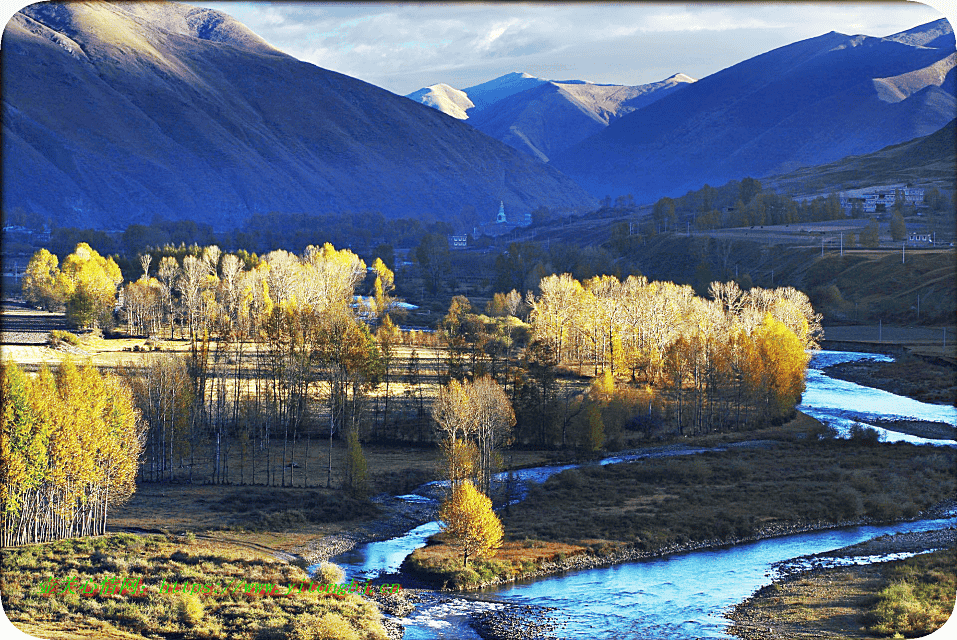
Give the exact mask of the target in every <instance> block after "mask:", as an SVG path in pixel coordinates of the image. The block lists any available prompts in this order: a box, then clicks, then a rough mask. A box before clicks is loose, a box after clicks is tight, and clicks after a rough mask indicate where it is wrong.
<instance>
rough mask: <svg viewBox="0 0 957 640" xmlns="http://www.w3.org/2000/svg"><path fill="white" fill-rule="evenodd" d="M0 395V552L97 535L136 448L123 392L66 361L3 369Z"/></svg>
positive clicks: (128, 489)
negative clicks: (33, 371)
mask: <svg viewBox="0 0 957 640" xmlns="http://www.w3.org/2000/svg"><path fill="white" fill-rule="evenodd" d="M0 389H2V397H3V414H2V419H0V478H2V484H0V492H2V503H3V514H2V526H0V546H13V545H21V544H29V543H35V542H46V541H49V540H54V539H58V538H69V537H75V536H83V535H98V534H103V533H104V532H105V530H106V520H107V517H108V515H109V511H110V509H111V508H113V507H115V506H117V505H119V504H122V503H123V501H125V500H126V499H127V498H129V497H130V495H132V493H133V491H134V489H135V482H134V480H135V477H136V472H137V466H138V463H139V456H140V452H141V451H142V448H143V440H144V436H145V433H144V429H145V425H144V424H143V422H142V421H141V420H140V416H139V412H138V411H137V410H136V408H135V406H134V402H133V396H132V393H131V391H130V390H129V388H128V387H127V386H126V385H125V384H124V382H123V381H122V380H120V379H119V378H118V377H117V376H114V375H109V374H107V375H101V374H100V373H99V372H97V371H96V370H95V369H93V368H92V367H90V366H83V367H77V366H76V365H74V364H73V363H72V362H71V361H69V360H67V361H65V362H63V363H62V364H61V365H60V366H59V367H58V368H57V370H56V371H55V372H50V371H49V370H48V369H46V368H42V369H40V372H39V374H38V375H36V376H29V375H27V374H25V373H24V372H23V371H21V370H20V368H19V367H18V366H17V365H15V364H6V363H5V364H4V365H3V368H2V378H0Z"/></svg>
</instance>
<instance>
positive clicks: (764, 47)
mask: <svg viewBox="0 0 957 640" xmlns="http://www.w3.org/2000/svg"><path fill="white" fill-rule="evenodd" d="M27 4H29V0H0V7H2V11H0V17H2V18H3V20H4V23H5V22H6V20H7V19H8V18H9V16H11V15H12V14H13V12H14V11H16V10H17V9H19V8H21V7H23V6H26V5H27ZM188 4H194V5H199V6H206V7H211V8H215V9H218V10H220V11H224V12H226V13H228V14H230V15H232V16H233V17H235V18H237V19H238V20H239V21H241V22H243V23H244V24H246V25H247V26H248V27H250V28H251V29H252V30H253V31H255V32H256V33H258V34H259V35H261V36H262V37H263V38H265V39H266V40H267V41H268V42H269V43H271V44H272V45H274V46H276V47H278V48H279V49H281V50H283V51H285V52H286V53H289V54H290V55H293V56H295V57H297V58H299V59H301V60H305V61H307V62H312V63H313V64H316V65H318V66H321V67H324V68H326V69H331V70H333V71H338V72H340V73H344V74H347V75H350V76H353V77H356V78H359V79H361V80H365V81H366V82H371V83H372V84H375V85H378V86H380V87H383V88H385V89H388V90H390V91H394V92H395V93H399V94H402V95H405V94H408V93H411V92H412V91H415V90H416V89H419V88H421V87H425V86H428V85H431V84H436V83H439V82H445V83H447V84H450V85H452V86H453V87H456V88H460V89H461V88H465V87H468V86H471V85H474V84H478V83H481V82H484V81H486V80H490V79H492V78H495V77H497V76H500V75H503V74H505V73H509V72H511V71H524V72H527V73H531V74H532V75H536V76H539V77H542V78H547V79H552V80H570V79H576V80H589V81H592V82H601V83H613V84H644V83H648V82H655V81H658V80H662V79H664V78H666V77H668V76H670V75H672V74H674V73H685V74H687V75H689V76H692V77H694V78H703V77H705V76H707V75H709V74H712V73H714V72H716V71H720V70H721V69H724V68H727V67H729V66H731V65H733V64H736V63H738V62H741V61H742V60H746V59H748V58H751V57H753V56H755V55H758V54H761V53H764V52H765V51H769V50H771V49H774V48H777V47H781V46H784V45H786V44H790V43H792V42H795V41H797V40H802V39H805V38H810V37H814V36H817V35H821V34H822V33H827V32H828V31H839V32H841V33H847V34H866V35H871V36H886V35H890V34H892V33H896V32H898V31H903V30H905V29H909V28H911V27H914V26H917V25H918V24H922V23H924V22H929V21H931V20H935V19H937V18H940V17H941V16H942V15H946V16H948V17H949V18H950V19H951V22H952V23H955V22H957V0H925V3H923V4H921V3H917V2H910V1H907V0H897V1H893V2H866V3H860V2H856V3H854V2H818V3H791V2H761V3H745V2H734V3H730V2H728V3H711V4H702V3H679V2H670V3H651V2H620V3H610V2H604V3H589V2H578V3H564V4H549V3H529V4H519V3H503V2H500V3H494V4H478V3H464V2H460V3H448V4H446V3H422V4H413V3H341V2H340V3H321V2H189V3H188Z"/></svg>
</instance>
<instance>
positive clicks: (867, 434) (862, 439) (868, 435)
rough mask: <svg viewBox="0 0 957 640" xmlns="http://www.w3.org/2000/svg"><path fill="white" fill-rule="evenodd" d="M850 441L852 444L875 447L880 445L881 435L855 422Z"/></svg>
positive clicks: (850, 433)
mask: <svg viewBox="0 0 957 640" xmlns="http://www.w3.org/2000/svg"><path fill="white" fill-rule="evenodd" d="M848 439H849V440H851V441H852V442H857V443H860V444H863V445H866V446H868V447H873V446H876V445H878V444H880V441H881V434H880V433H878V432H877V431H875V430H874V429H871V428H870V427H867V426H864V425H862V424H861V423H859V422H855V423H854V424H853V425H851V429H850V432H849V434H848Z"/></svg>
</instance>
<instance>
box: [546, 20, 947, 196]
mask: <svg viewBox="0 0 957 640" xmlns="http://www.w3.org/2000/svg"><path fill="white" fill-rule="evenodd" d="M948 36H949V37H948ZM912 43H917V44H912ZM932 44H941V45H942V46H940V47H934V46H930V45H932ZM953 53H954V40H953V32H952V30H951V29H950V25H949V24H948V23H947V21H946V20H939V21H937V22H933V23H930V24H928V25H924V26H923V27H918V28H916V29H912V30H910V31H908V32H904V33H903V34H897V35H896V36H892V37H890V38H873V37H868V36H846V35H843V34H840V33H834V32H831V33H828V34H825V35H822V36H818V37H816V38H811V39H809V40H803V41H801V42H796V43H794V44H791V45H788V46H785V47H781V48H779V49H775V50H773V51H770V52H768V53H765V54H762V55H760V56H757V57H754V58H751V59H750V60H746V61H744V62H741V63H739V64H737V65H734V66H732V67H729V68H728V69H725V70H723V71H720V72H718V73H715V74H713V75H711V76H708V77H707V78H704V79H701V80H699V81H697V82H695V83H694V84H691V85H689V86H687V87H686V88H685V89H684V90H682V91H679V92H675V93H673V94H672V95H669V96H665V97H664V98H662V99H661V100H659V101H657V102H655V103H654V104H651V105H649V106H647V107H645V108H643V109H639V110H637V111H635V112H634V113H631V114H628V115H626V116H624V117H622V118H620V119H619V120H617V121H615V122H613V123H612V124H611V125H609V126H608V127H607V128H606V129H605V130H604V131H602V132H600V133H598V134H596V135H594V136H592V137H590V138H588V139H586V140H584V141H583V142H581V143H579V144H578V145H575V146H574V147H571V148H569V149H568V150H566V151H565V152H563V153H561V154H558V155H556V156H555V157H553V158H552V164H553V165H554V166H556V167H557V168H559V169H561V170H562V171H564V172H565V173H567V174H568V175H569V176H571V177H573V178H574V179H576V180H577V181H578V182H579V184H581V185H582V186H584V187H586V188H588V189H589V190H590V191H591V192H592V193H593V194H595V195H597V196H602V195H605V194H610V195H613V196H614V195H618V194H627V193H631V194H633V195H634V196H635V197H637V198H640V199H641V200H645V201H647V200H653V199H657V198H658V197H660V196H663V195H671V196H675V195H681V194H683V193H685V192H686V191H688V190H690V189H696V188H699V187H701V186H702V185H703V184H705V183H711V184H723V183H724V182H727V181H728V180H730V179H739V178H741V177H744V176H749V175H750V176H753V177H762V176H767V175H769V174H772V173H786V172H789V171H792V170H795V169H797V168H799V167H802V166H814V165H819V164H824V163H828V162H833V161H835V160H838V159H840V158H843V157H845V156H848V155H860V154H863V153H868V152H871V151H875V150H878V149H881V148H883V147H885V146H888V145H892V144H897V143H900V142H903V141H906V140H911V139H914V138H917V137H919V136H924V135H928V134H930V133H932V132H934V131H936V130H938V129H940V128H941V127H943V126H944V125H945V124H946V123H948V122H949V121H950V120H952V119H953V118H954V114H955V98H954V86H955V85H954V57H953V55H952V54H953ZM882 80H883V81H882Z"/></svg>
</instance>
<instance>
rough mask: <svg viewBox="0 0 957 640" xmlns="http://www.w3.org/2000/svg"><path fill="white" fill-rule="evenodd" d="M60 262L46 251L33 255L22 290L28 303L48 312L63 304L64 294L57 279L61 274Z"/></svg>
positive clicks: (24, 277) (41, 250)
mask: <svg viewBox="0 0 957 640" xmlns="http://www.w3.org/2000/svg"><path fill="white" fill-rule="evenodd" d="M58 262H59V260H57V257H56V256H55V255H53V254H52V253H50V252H49V251H47V250H46V249H40V250H39V251H37V252H36V253H34V254H33V257H32V258H30V263H29V264H27V270H26V271H25V272H24V274H23V284H22V290H23V297H24V298H26V300H27V302H29V303H30V304H32V305H36V306H40V307H43V308H44V309H46V310H47V311H52V310H54V309H56V308H57V307H60V306H61V305H62V304H63V302H64V296H63V292H62V291H60V290H59V288H58V286H57V277H58V276H59V274H60V270H59V268H58V267H57V265H58Z"/></svg>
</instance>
